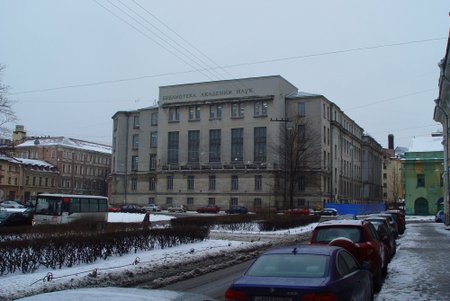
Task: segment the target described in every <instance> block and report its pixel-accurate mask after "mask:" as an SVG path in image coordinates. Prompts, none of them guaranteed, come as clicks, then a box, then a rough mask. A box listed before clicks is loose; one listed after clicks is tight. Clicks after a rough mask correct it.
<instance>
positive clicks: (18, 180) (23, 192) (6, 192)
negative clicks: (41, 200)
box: [0, 155, 59, 203]
mask: <svg viewBox="0 0 450 301" xmlns="http://www.w3.org/2000/svg"><path fill="white" fill-rule="evenodd" d="M58 176H59V173H58V170H57V168H56V167H55V166H53V165H52V164H49V163H48V162H45V161H42V160H30V159H21V158H14V157H9V156H7V155H0V200H16V201H20V202H22V203H26V202H27V201H29V200H30V199H31V198H32V196H35V195H37V194H39V193H54V192H57V189H58V187H57V180H58Z"/></svg>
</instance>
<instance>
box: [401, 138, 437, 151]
mask: <svg viewBox="0 0 450 301" xmlns="http://www.w3.org/2000/svg"><path fill="white" fill-rule="evenodd" d="M442 139H443V137H442V136H427V137H414V138H412V139H411V143H410V145H409V147H408V152H410V153H421V152H439V151H444V146H443V145H442Z"/></svg>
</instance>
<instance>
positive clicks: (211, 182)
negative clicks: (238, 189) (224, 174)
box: [208, 176, 216, 191]
mask: <svg viewBox="0 0 450 301" xmlns="http://www.w3.org/2000/svg"><path fill="white" fill-rule="evenodd" d="M208 189H209V190H212V191H214V190H216V176H209V185H208Z"/></svg>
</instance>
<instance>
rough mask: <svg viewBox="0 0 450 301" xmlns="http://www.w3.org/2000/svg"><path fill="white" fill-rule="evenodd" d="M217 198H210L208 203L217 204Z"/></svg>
mask: <svg viewBox="0 0 450 301" xmlns="http://www.w3.org/2000/svg"><path fill="white" fill-rule="evenodd" d="M215 204H216V199H215V198H208V205H215Z"/></svg>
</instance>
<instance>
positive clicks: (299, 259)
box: [225, 245, 373, 301]
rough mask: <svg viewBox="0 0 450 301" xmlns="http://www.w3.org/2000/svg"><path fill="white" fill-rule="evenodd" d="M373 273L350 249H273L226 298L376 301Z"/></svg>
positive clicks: (256, 263)
mask: <svg viewBox="0 0 450 301" xmlns="http://www.w3.org/2000/svg"><path fill="white" fill-rule="evenodd" d="M372 297H373V285H372V275H371V273H370V272H369V271H368V270H367V269H365V268H361V267H360V265H359V264H358V262H357V261H356V259H355V258H354V257H353V255H352V254H351V253H349V252H348V251H347V250H345V249H343V248H340V247H333V246H311V245H302V246H297V247H283V248H276V249H272V250H269V251H267V252H265V253H263V254H262V255H261V256H260V257H258V258H257V259H256V260H255V262H254V263H253V264H252V265H251V266H250V267H249V268H248V269H247V271H246V272H245V273H244V274H243V275H242V276H241V277H240V278H238V279H237V280H235V281H234V282H233V283H232V284H231V286H230V287H229V288H228V290H227V291H226V292H225V300H229V301H230V300H249V301H250V300H252V301H256V300H279V301H294V300H302V301H308V300H327V301H333V300H334V301H337V300H343V301H344V300H354V301H356V300H372Z"/></svg>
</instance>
